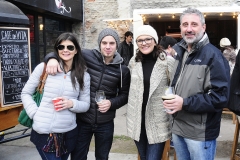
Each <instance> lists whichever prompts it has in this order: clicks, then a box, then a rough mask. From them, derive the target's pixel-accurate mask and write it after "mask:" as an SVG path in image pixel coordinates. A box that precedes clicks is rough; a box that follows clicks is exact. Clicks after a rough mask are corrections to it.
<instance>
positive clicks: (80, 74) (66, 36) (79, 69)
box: [54, 32, 86, 90]
mask: <svg viewBox="0 0 240 160" xmlns="http://www.w3.org/2000/svg"><path fill="white" fill-rule="evenodd" d="M66 40H69V41H71V42H72V43H73V44H74V46H75V48H76V50H77V53H76V54H75V55H74V57H73V63H72V68H71V81H72V85H73V87H74V88H75V89H76V79H77V81H78V83H79V86H80V89H81V90H83V87H84V72H85V70H86V63H85V60H84V59H83V55H82V52H81V48H80V45H79V43H78V40H77V38H76V37H75V36H74V34H73V33H70V32H66V33H62V34H61V35H60V36H59V37H58V38H57V39H56V42H55V44H54V51H55V53H57V56H58V58H59V59H61V58H60V57H59V54H58V49H57V46H58V45H59V44H60V43H61V42H62V41H66ZM62 63H63V68H64V67H65V66H66V63H65V62H63V61H62ZM75 78H76V79H75Z"/></svg>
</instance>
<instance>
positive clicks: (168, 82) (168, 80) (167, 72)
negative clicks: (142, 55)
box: [166, 67, 170, 86]
mask: <svg viewBox="0 0 240 160" xmlns="http://www.w3.org/2000/svg"><path fill="white" fill-rule="evenodd" d="M166 74H167V85H168V86H169V85H170V76H169V71H168V67H167V69H166Z"/></svg>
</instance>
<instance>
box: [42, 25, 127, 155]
mask: <svg viewBox="0 0 240 160" xmlns="http://www.w3.org/2000/svg"><path fill="white" fill-rule="evenodd" d="M119 42H120V39H119V36H118V34H117V32H116V31H114V30H112V29H110V28H106V29H104V30H102V31H101V32H100V34H99V36H98V49H92V50H89V49H84V50H82V54H83V57H84V59H85V61H86V64H87V68H88V69H87V71H88V73H89V74H90V77H91V86H90V92H91V93H90V96H91V97H90V98H91V101H90V109H89V110H88V111H87V112H85V113H84V114H83V113H78V114H77V125H78V129H79V135H78V142H77V146H76V147H75V150H74V151H73V152H72V153H71V160H86V159H87V154H88V151H89V146H90V142H91V139H92V136H93V135H94V140H95V157H96V159H99V160H100V159H101V160H107V159H108V155H109V152H110V149H111V146H112V141H113V132H114V122H113V119H114V118H115V113H116V110H117V109H118V108H120V107H122V106H123V105H125V104H126V103H127V101H128V92H129V86H130V71H129V69H128V67H127V66H126V65H124V64H123V59H122V57H121V56H120V54H119V53H118V52H117V47H118V46H119ZM66 48H67V47H65V49H66ZM66 56H67V55H66ZM49 58H56V55H55V54H53V53H51V54H48V55H47V56H46V58H45V61H47V60H48V59H49ZM57 68H58V69H57ZM57 70H58V71H61V69H60V67H59V65H58V62H57V61H56V59H50V60H49V62H48V64H47V72H48V73H49V74H55V73H56V72H57ZM97 90H103V91H104V92H105V95H106V100H102V101H101V103H96V101H95V95H96V91H97Z"/></svg>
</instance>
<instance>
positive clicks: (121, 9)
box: [73, 0, 234, 48]
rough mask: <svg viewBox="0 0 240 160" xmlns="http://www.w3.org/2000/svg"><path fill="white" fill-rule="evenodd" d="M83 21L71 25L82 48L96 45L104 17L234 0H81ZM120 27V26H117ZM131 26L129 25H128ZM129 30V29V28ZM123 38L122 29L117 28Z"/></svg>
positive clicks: (109, 17)
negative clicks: (136, 10) (137, 10)
mask: <svg viewBox="0 0 240 160" xmlns="http://www.w3.org/2000/svg"><path fill="white" fill-rule="evenodd" d="M83 1H84V2H83V3H84V6H83V7H84V8H83V11H84V15H83V16H84V22H82V23H77V24H74V25H73V32H75V33H76V34H77V35H78V38H79V41H80V45H81V47H82V48H95V47H97V46H98V44H97V38H98V34H99V33H100V31H101V30H102V29H104V28H106V27H108V25H107V22H104V21H103V20H105V19H118V18H130V17H132V15H133V10H134V9H151V8H152V9H156V8H174V7H176V8H181V7H188V6H193V7H209V6H231V4H232V3H233V1H234V0H207V1H206V0H160V1H159V0H147V1H146V0H145V1H143V0H83ZM119 28H121V27H119ZM130 28H131V26H130ZM130 30H131V29H130ZM118 32H119V35H120V37H121V38H122V40H123V34H124V32H125V30H124V29H121V30H118Z"/></svg>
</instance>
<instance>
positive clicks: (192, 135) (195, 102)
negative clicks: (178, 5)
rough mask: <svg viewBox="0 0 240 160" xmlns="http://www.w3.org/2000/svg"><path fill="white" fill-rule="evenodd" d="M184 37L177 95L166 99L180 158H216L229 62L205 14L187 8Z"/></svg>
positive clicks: (176, 78)
mask: <svg viewBox="0 0 240 160" xmlns="http://www.w3.org/2000/svg"><path fill="white" fill-rule="evenodd" d="M180 29H181V35H182V37H183V40H182V41H180V42H179V43H177V44H176V45H175V46H174V47H173V48H174V49H175V51H176V52H177V56H176V64H175V67H176V72H175V74H174V75H173V76H172V84H171V85H172V86H174V87H175V94H176V97H175V99H173V100H165V101H164V107H165V108H166V109H171V110H172V111H171V112H170V113H169V114H173V127H172V139H173V143H174V147H175V150H176V153H177V157H178V160H214V156H215V152H216V138H217V137H218V136H219V132H220V123H221V115H222V109H223V108H224V107H226V106H227V101H228V98H229V82H230V75H229V65H228V62H227V61H226V59H225V58H224V57H223V54H222V53H221V52H220V50H219V49H217V48H216V47H215V46H213V45H212V44H211V43H210V42H209V39H208V36H207V34H206V33H205V29H206V24H205V19H204V16H203V14H202V13H201V12H200V11H199V10H197V9H193V8H187V9H186V10H185V11H184V12H183V13H182V15H181V17H180Z"/></svg>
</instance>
